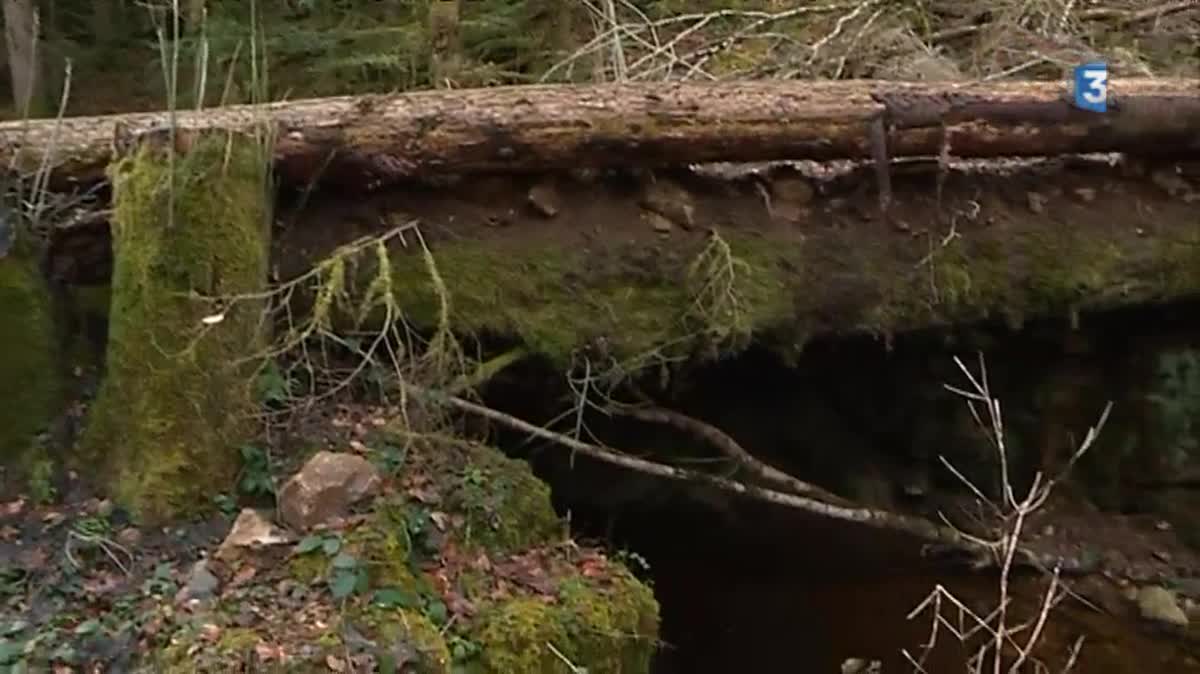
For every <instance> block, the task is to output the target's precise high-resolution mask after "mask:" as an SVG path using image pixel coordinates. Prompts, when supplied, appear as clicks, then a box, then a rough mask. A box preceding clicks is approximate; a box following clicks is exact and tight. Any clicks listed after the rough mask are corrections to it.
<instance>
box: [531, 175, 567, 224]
mask: <svg viewBox="0 0 1200 674" xmlns="http://www.w3.org/2000/svg"><path fill="white" fill-rule="evenodd" d="M526 200H527V201H528V203H529V207H530V208H532V209H533V210H534V212H535V213H537V214H538V215H541V216H542V217H546V218H553V217H554V216H556V215H558V212H559V210H561V209H560V208H559V203H560V202H559V198H558V190H556V189H555V188H554V185H553V184H552V183H538V184H537V185H534V186H533V187H532V188H530V190H529V194H528V195H527V197H526Z"/></svg>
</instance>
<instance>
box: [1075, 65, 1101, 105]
mask: <svg viewBox="0 0 1200 674" xmlns="http://www.w3.org/2000/svg"><path fill="white" fill-rule="evenodd" d="M1083 78H1084V79H1085V80H1087V87H1086V88H1085V89H1084V90H1083V92H1082V93H1081V94H1080V95H1081V96H1082V97H1083V100H1085V101H1087V102H1088V103H1091V104H1093V105H1095V104H1099V103H1103V102H1104V101H1105V100H1107V98H1108V71H1107V70H1085V71H1083Z"/></svg>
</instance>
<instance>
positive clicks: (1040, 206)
mask: <svg viewBox="0 0 1200 674" xmlns="http://www.w3.org/2000/svg"><path fill="white" fill-rule="evenodd" d="M1025 198H1026V199H1027V200H1028V201H1029V210H1031V211H1033V212H1034V213H1038V214H1041V213H1043V212H1045V210H1046V197H1044V196H1042V195H1040V194H1038V193H1037V192H1028V193H1027V194H1026V195H1025Z"/></svg>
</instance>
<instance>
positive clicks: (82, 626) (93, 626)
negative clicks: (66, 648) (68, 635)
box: [75, 618, 100, 636]
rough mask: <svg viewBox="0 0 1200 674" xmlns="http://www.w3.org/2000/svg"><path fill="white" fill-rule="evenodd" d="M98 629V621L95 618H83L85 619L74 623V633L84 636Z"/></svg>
mask: <svg viewBox="0 0 1200 674" xmlns="http://www.w3.org/2000/svg"><path fill="white" fill-rule="evenodd" d="M98 629H100V621H99V620H96V619H95V618H92V619H90V620H85V621H83V622H81V623H79V624H78V625H76V626H75V634H77V635H79V636H86V635H88V634H92V633H94V632H95V631H96V630H98Z"/></svg>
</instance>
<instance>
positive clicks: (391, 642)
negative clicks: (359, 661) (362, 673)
mask: <svg viewBox="0 0 1200 674" xmlns="http://www.w3.org/2000/svg"><path fill="white" fill-rule="evenodd" d="M353 623H354V625H355V627H356V628H359V629H362V630H363V631H364V633H365V635H364V636H366V637H367V638H368V639H370V640H371V641H373V642H374V643H375V644H376V646H377V651H378V657H379V658H380V659H381V660H388V659H389V656H390V658H391V659H392V666H393V667H394V666H395V664H396V663H395V653H397V652H402V653H404V654H406V655H409V656H412V659H410V660H409V661H408V662H407V663H406V669H405V670H404V671H406V672H412V674H450V666H451V658H450V649H449V647H447V646H446V640H445V638H443V636H442V633H441V630H439V629H438V627H437V626H436V625H434V624H433V621H431V620H430V619H429V617H428V616H426V615H424V614H422V613H419V612H417V611H413V610H409V609H396V610H383V609H379V608H368V609H366V610H365V611H362V612H360V613H358V614H357V615H356V616H355V619H354V620H353ZM384 671H388V670H387V669H386V668H385V669H384Z"/></svg>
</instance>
